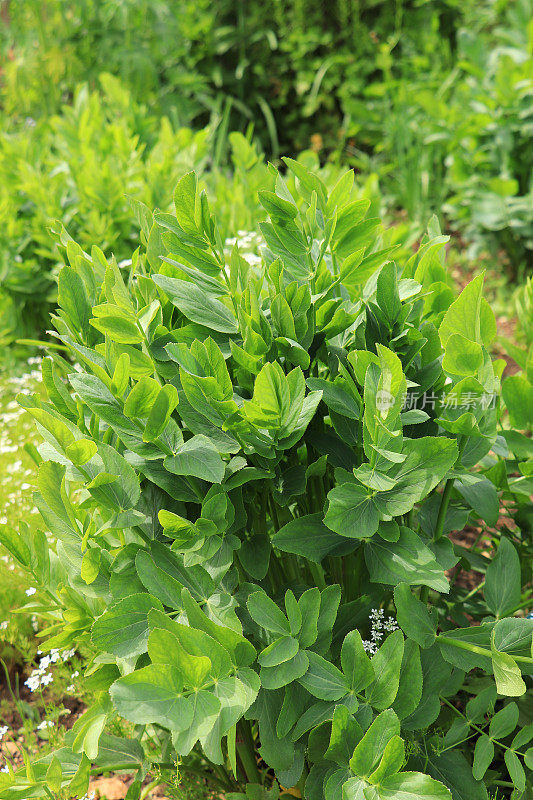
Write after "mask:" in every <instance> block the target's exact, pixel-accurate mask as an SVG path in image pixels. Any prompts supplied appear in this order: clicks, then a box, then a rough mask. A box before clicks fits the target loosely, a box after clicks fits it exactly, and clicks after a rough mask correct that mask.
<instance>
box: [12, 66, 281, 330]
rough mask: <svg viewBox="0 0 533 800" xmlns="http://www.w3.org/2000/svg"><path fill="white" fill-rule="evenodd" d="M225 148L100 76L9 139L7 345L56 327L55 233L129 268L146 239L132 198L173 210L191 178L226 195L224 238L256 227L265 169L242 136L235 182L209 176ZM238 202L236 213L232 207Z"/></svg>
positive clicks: (58, 258)
mask: <svg viewBox="0 0 533 800" xmlns="http://www.w3.org/2000/svg"><path fill="white" fill-rule="evenodd" d="M219 139H220V132H219V131H217V130H215V128H214V127H207V128H204V129H202V130H199V131H193V130H191V129H190V128H175V127H174V126H173V125H172V124H171V123H170V121H169V120H168V119H167V118H164V117H163V118H157V117H155V116H154V115H153V114H151V113H148V110H147V108H146V107H145V106H143V105H139V104H137V103H134V102H133V101H132V96H131V94H130V92H129V91H128V90H127V89H126V88H125V87H124V86H123V85H122V84H121V82H120V81H118V80H117V79H116V78H114V77H113V76H111V75H109V74H103V75H101V76H100V89H99V90H98V91H93V92H90V91H89V90H88V87H87V85H82V86H79V87H78V89H77V91H76V94H75V97H74V100H73V103H72V105H69V106H64V108H63V109H62V113H61V114H60V115H57V116H53V117H51V118H47V119H46V120H43V121H41V122H39V123H38V124H37V125H27V126H25V127H24V128H22V129H20V130H17V131H16V132H9V133H6V134H5V135H3V136H2V137H0V184H1V188H0V220H1V221H2V233H0V320H1V321H0V336H1V337H2V341H3V342H4V343H9V342H11V341H12V340H13V339H14V338H15V337H17V336H18V337H22V336H24V335H25V336H32V335H33V336H35V335H37V336H41V335H42V333H44V331H45V329H46V327H47V324H48V318H49V313H50V311H51V310H52V309H53V308H54V306H55V303H56V300H57V272H58V270H59V268H60V267H61V266H62V263H63V257H62V252H61V248H59V249H58V247H57V246H56V245H55V242H54V240H53V239H52V238H51V237H50V233H49V229H50V227H52V228H54V229H55V228H57V227H60V226H61V225H65V226H67V228H68V230H69V233H70V234H71V235H72V236H73V237H74V238H75V239H76V241H78V242H79V243H80V245H81V246H82V247H86V248H90V247H91V245H92V243H93V242H95V241H98V242H100V244H101V245H102V247H104V249H106V250H107V249H111V250H112V251H113V253H114V255H115V256H116V258H117V259H118V260H119V261H122V260H124V259H126V258H128V257H129V256H130V255H131V251H132V249H133V248H134V246H135V243H136V241H137V237H138V225H136V223H135V219H133V218H132V213H131V205H130V202H129V200H128V197H132V198H133V199H134V200H138V201H141V202H143V203H145V204H147V205H148V206H149V207H154V206H158V207H160V208H163V209H165V210H166V209H167V208H168V207H169V206H170V204H171V202H172V193H171V191H170V190H169V188H168V187H169V185H170V186H173V185H174V184H175V182H176V181H177V180H178V179H179V178H180V177H181V176H182V175H183V174H185V173H186V172H188V171H189V170H191V169H196V170H197V171H198V173H199V174H205V177H206V178H207V181H208V183H209V185H210V189H211V191H213V192H214V193H216V195H217V196H220V198H221V214H220V217H221V218H220V224H221V228H222V230H223V232H225V231H231V232H233V231H234V230H238V229H241V228H244V229H249V228H250V227H251V226H252V225H253V224H255V221H256V217H257V214H258V212H260V210H261V209H260V206H259V203H258V200H257V185H258V184H259V182H261V183H262V184H263V185H264V182H265V172H266V166H265V164H264V160H263V158H262V156H261V154H260V153H258V152H257V149H256V147H255V145H252V144H250V142H249V141H248V140H247V139H246V138H245V137H244V136H243V135H242V134H237V133H234V134H230V136H229V140H230V146H231V159H232V164H233V166H234V169H235V178H233V177H232V176H231V177H230V176H229V175H228V174H227V173H226V172H223V171H222V170H220V169H215V168H213V169H212V170H211V171H210V168H211V167H213V160H214V157H215V154H216V150H217V146H218V142H219ZM207 173H208V175H207ZM169 179H170V183H169ZM229 194H231V195H232V203H231V204H229V203H227V202H225V201H226V198H227V197H228V195H229ZM222 207H223V208H224V209H227V211H223V210H222ZM224 235H225V234H224ZM30 311H31V313H29V312H30Z"/></svg>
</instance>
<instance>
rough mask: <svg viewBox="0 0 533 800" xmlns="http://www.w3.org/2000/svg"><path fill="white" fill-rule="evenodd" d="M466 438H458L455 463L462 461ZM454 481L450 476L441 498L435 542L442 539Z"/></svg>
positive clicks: (434, 534) (434, 535) (434, 533)
mask: <svg viewBox="0 0 533 800" xmlns="http://www.w3.org/2000/svg"><path fill="white" fill-rule="evenodd" d="M466 438H467V437H466V436H460V437H459V439H458V453H457V460H456V462H455V463H458V462H460V461H461V457H462V455H463V451H464V449H465V445H466ZM454 481H455V478H448V480H447V481H446V484H445V486H444V491H443V493H442V497H441V500H440V506H439V513H438V515H437V522H436V523H435V531H434V532H433V541H434V542H436V541H437V539H440V537H441V536H442V531H443V530H444V521H445V519H446V512H447V511H448V504H449V502H450V497H451V494H452V489H453V484H454Z"/></svg>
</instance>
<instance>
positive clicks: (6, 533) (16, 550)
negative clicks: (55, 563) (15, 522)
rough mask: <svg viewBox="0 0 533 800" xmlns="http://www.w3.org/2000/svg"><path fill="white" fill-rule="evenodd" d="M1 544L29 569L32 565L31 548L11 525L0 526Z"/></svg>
mask: <svg viewBox="0 0 533 800" xmlns="http://www.w3.org/2000/svg"><path fill="white" fill-rule="evenodd" d="M0 544H2V545H3V546H4V547H5V548H6V550H7V551H8V552H9V553H11V555H12V556H13V557H14V558H16V559H17V561H18V562H19V564H21V565H22V566H23V567H27V566H28V565H29V563H30V559H31V554H30V548H29V547H28V545H27V544H26V542H25V541H24V539H23V538H22V536H20V535H19V534H17V533H16V532H15V531H14V530H13V528H10V527H9V525H0Z"/></svg>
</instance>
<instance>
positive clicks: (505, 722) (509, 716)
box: [489, 702, 519, 739]
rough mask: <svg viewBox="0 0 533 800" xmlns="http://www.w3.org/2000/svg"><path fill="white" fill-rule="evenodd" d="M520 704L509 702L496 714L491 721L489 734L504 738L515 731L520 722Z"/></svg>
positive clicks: (493, 737)
mask: <svg viewBox="0 0 533 800" xmlns="http://www.w3.org/2000/svg"><path fill="white" fill-rule="evenodd" d="M518 714H519V711H518V706H517V705H516V703H514V702H511V703H507V705H506V706H504V707H503V708H502V709H501V710H500V711H498V712H497V713H496V714H494V716H493V718H492V719H491V721H490V726H489V736H490V737H491V738H492V739H502V738H503V737H504V736H508V735H509V734H510V733H512V732H513V731H514V729H515V728H516V725H517V723H518Z"/></svg>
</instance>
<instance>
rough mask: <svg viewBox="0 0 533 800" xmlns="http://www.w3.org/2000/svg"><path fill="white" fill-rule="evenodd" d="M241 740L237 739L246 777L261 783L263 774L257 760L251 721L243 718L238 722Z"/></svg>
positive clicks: (253, 781) (251, 781)
mask: <svg viewBox="0 0 533 800" xmlns="http://www.w3.org/2000/svg"><path fill="white" fill-rule="evenodd" d="M238 731H239V733H240V734H241V741H239V740H237V752H238V753H239V757H240V759H241V761H242V765H243V767H244V771H245V772H246V777H247V779H248V781H249V782H250V783H261V782H262V781H261V775H260V773H259V769H258V766H257V761H256V760H255V746H254V739H253V736H252V729H251V727H250V722H249V721H248V720H247V719H241V720H240V722H239V724H238Z"/></svg>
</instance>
